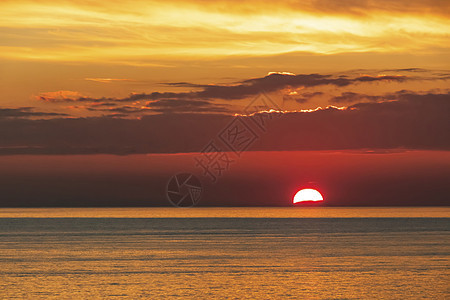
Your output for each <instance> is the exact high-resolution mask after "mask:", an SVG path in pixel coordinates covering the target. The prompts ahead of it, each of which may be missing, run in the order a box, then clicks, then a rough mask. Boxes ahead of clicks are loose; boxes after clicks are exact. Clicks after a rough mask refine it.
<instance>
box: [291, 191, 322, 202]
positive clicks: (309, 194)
mask: <svg viewBox="0 0 450 300" xmlns="http://www.w3.org/2000/svg"><path fill="white" fill-rule="evenodd" d="M305 201H313V202H319V201H323V197H322V195H321V194H320V193H319V192H318V191H317V190H314V189H303V190H300V191H298V192H297V194H295V196H294V200H293V201H292V202H293V203H294V204H295V203H299V202H305Z"/></svg>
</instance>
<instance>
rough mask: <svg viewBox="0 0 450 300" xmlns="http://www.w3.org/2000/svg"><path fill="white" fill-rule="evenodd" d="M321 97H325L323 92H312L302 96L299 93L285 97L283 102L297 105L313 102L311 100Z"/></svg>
mask: <svg viewBox="0 0 450 300" xmlns="http://www.w3.org/2000/svg"><path fill="white" fill-rule="evenodd" d="M321 95H323V92H310V93H301V94H298V92H291V93H289V94H287V95H283V101H295V102H297V103H300V104H303V103H306V102H308V101H309V100H311V98H314V97H316V96H321Z"/></svg>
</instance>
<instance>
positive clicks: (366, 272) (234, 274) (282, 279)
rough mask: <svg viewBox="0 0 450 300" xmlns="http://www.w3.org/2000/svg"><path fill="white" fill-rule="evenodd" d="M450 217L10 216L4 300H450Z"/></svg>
mask: <svg viewBox="0 0 450 300" xmlns="http://www.w3.org/2000/svg"><path fill="white" fill-rule="evenodd" d="M93 215H96V216H97V217H93ZM142 216H145V217H142ZM449 217H450V209H449V208H373V209H371V208H341V209H327V208H311V209H300V208H283V209H277V208H228V209H227V208H210V209H197V208H196V209H175V208H174V209H167V208H166V209H158V208H151V209H140V208H135V209H132V208H131V209H2V210H1V212H0V298H2V299H50V298H57V299H167V298H183V299H450V289H449V287H450V284H449V282H450V271H449V270H450V218H449Z"/></svg>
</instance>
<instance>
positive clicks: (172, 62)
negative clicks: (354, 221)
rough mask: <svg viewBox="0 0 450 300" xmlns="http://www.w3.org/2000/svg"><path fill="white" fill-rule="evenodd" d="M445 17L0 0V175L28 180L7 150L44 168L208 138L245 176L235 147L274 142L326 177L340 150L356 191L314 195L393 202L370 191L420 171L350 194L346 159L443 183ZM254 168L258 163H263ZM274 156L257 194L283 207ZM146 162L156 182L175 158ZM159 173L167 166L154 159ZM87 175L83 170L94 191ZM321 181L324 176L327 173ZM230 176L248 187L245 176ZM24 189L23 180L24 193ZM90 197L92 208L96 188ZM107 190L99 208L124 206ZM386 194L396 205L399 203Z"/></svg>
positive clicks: (272, 147) (356, 6)
mask: <svg viewBox="0 0 450 300" xmlns="http://www.w3.org/2000/svg"><path fill="white" fill-rule="evenodd" d="M449 16H450V3H449V2H448V1H445V0H435V1H433V0H431V1H430V0H428V1H425V0H408V1H403V0H399V1H388V0H379V1H370V0H366V1H355V0H344V1H333V0H304V1H293V0H280V1H260V0H247V1H242V0H240V1H234V0H232V1H206V0H189V1H188V0H168V1H128V0H123V1H119V0H113V1H87V0H78V1H71V0H65V1H51V0H48V1H45V0H33V1H31V0H14V1H13V0H3V1H1V2H0V91H1V93H0V124H1V126H0V155H1V156H2V157H3V159H7V160H8V161H14V162H16V163H17V164H19V165H20V166H21V167H19V165H14V163H13V165H14V166H15V167H14V168H9V169H8V168H4V169H3V171H2V170H0V176H4V177H5V178H11V176H10V175H11V174H12V173H11V172H13V170H14V169H16V168H18V169H20V170H22V173H19V174H17V172H16V173H14V174H15V175H14V176H16V177H14V178H16V179H15V180H16V181H15V182H16V184H19V183H20V182H21V180H20V178H21V176H23V178H22V179H23V180H25V178H30V176H31V178H33V176H32V175H30V174H35V175H34V176H44V175H45V174H44V175H42V174H37V173H35V172H36V170H35V168H36V165H35V164H34V161H33V160H32V161H27V160H23V157H29V156H33V157H34V156H36V159H38V160H44V161H48V164H50V165H51V164H52V163H51V162H53V161H59V157H63V158H64V159H65V161H66V162H64V163H63V162H61V164H66V163H67V164H69V165H70V164H71V161H77V159H79V158H78V155H85V156H86V157H88V156H89V157H90V158H89V159H90V160H92V163H93V164H95V161H96V158H95V157H96V156H95V155H100V156H102V155H106V157H109V159H112V160H114V159H117V160H119V159H124V158H128V159H130V160H133V159H137V158H133V155H144V156H138V157H140V158H141V159H142V157H148V156H145V155H146V154H154V155H160V154H161V155H163V154H164V155H166V154H174V153H199V152H202V151H204V150H205V149H206V147H208V146H211V145H212V144H211V143H213V142H214V143H219V144H220V147H221V148H220V150H221V151H225V152H227V151H228V152H230V153H231V154H234V155H235V156H236V157H235V158H236V159H237V162H236V164H234V165H239V164H243V165H245V166H246V168H247V169H248V170H249V172H250V173H248V174H249V175H248V176H250V178H252V176H253V175H254V174H253V173H252V170H254V172H262V171H261V170H260V171H255V170H258V168H259V167H258V166H257V165H256V164H257V163H256V162H254V164H253V165H252V164H249V163H248V164H247V163H245V161H244V160H243V159H242V160H241V154H242V153H244V152H246V151H264V152H262V153H266V154H265V155H266V157H267V159H268V158H269V157H271V161H278V160H277V159H275V158H273V155H272V154H271V153H272V152H273V151H276V152H274V153H284V152H289V155H287V156H288V157H291V158H292V161H293V163H294V162H297V160H303V159H306V158H308V157H309V156H308V155H307V154H305V153H310V151H312V153H316V154H317V155H319V154H321V153H325V154H326V155H325V154H324V155H325V156H326V157H327V159H326V160H323V161H322V160H320V159H313V160H312V161H314V162H315V166H316V167H315V168H318V169H321V168H323V167H324V164H325V165H326V166H325V167H328V169H327V168H325V169H324V170H323V172H326V173H329V172H331V173H334V172H336V169H335V168H337V166H336V164H335V163H334V162H333V157H334V159H335V160H339V159H341V157H340V156H339V155H337V154H336V153H337V152H336V151H338V152H339V151H347V152H346V153H347V154H345V157H346V158H348V159H349V166H348V167H342V166H340V168H341V167H342V168H343V169H345V172H346V173H349V172H350V171H349V170H352V172H353V174H354V175H353V176H352V174H351V173H352V172H350V173H349V174H348V175H347V176H348V178H349V182H354V185H357V186H359V187H361V186H366V188H367V189H364V188H358V189H356V190H358V191H359V193H356V194H351V193H350V191H349V192H348V193H349V194H346V195H344V194H343V193H342V190H343V189H344V188H343V187H342V188H341V189H340V191H339V192H338V191H337V190H336V189H335V192H331V193H328V194H329V197H328V198H329V199H330V200H329V202H328V203H329V204H333V205H340V204H341V205H350V204H352V205H358V204H361V205H362V204H364V205H369V204H372V205H377V204H380V203H384V204H385V205H388V204H389V203H397V202H396V201H397V200H395V201H394V200H392V201H391V200H389V201H387V200H386V201H381V202H380V200H379V198H380V197H387V198H388V199H393V198H402V197H403V199H405V198H408V197H412V196H414V195H416V196H417V195H424V194H423V193H424V191H426V190H428V191H429V188H426V185H425V187H424V186H422V187H420V188H422V189H423V190H414V189H420V188H419V187H418V185H417V182H420V181H421V180H422V181H423V180H426V179H425V178H423V176H422V175H417V177H414V178H411V176H410V174H409V172H410V171H411V170H407V171H404V173H399V174H397V175H398V176H399V177H400V178H402V180H403V181H402V180H400V182H402V183H396V185H394V186H397V187H398V189H396V188H394V187H393V188H390V189H389V191H390V193H391V195H390V196H389V195H387V196H386V195H384V194H377V197H378V198H377V199H378V200H376V199H375V198H376V197H375V198H373V199H372V198H370V197H369V198H370V199H372V200H371V201H369V202H367V201H368V200H367V201H366V200H364V201H363V200H361V199H362V198H363V195H364V194H365V195H366V199H368V198H367V197H368V196H367V195H368V193H369V192H370V191H369V190H368V187H367V185H366V184H362V183H361V182H358V181H357V180H356V179H358V178H357V176H358V175H356V174H359V173H361V172H360V170H362V169H364V168H365V167H362V165H364V164H365V163H366V162H365V161H364V163H361V167H360V169H358V168H357V165H354V162H357V161H359V160H360V155H361V153H364V155H363V157H365V159H366V160H367V163H369V162H370V161H373V160H377V159H379V158H381V157H383V159H381V160H380V162H379V163H380V164H381V165H385V166H386V168H387V169H389V168H390V166H392V165H393V162H392V161H391V158H392V157H397V156H396V155H400V154H399V153H402V155H404V156H405V157H410V158H411V164H412V165H413V167H414V172H417V173H418V174H429V173H428V172H429V170H430V169H429V168H430V166H434V167H435V168H439V170H438V169H436V170H435V171H436V172H435V173H434V174H438V175H436V176H437V177H436V180H435V183H436V184H438V183H442V184H444V182H446V181H447V182H448V180H449V179H450V177H449V173H448V171H447V172H446V171H445V170H442V169H440V168H442V166H446V167H448V166H449V165H450V162H449V156H448V153H449V152H448V151H449V150H450V142H449V141H450V139H449V134H448V133H449V132H450V131H449V130H450V121H449V118H448V116H449V114H450V94H449V93H450V88H449V80H450V51H449V45H450V38H449V32H450V18H449ZM233 126H234V127H233ZM239 126H240V127H239ZM239 128H240V129H247V131H248V132H247V136H246V137H244V138H243V139H242V140H241V141H247V140H248V143H245V142H243V143H241V144H240V145H236V144H233V143H235V142H236V140H234V141H230V140H228V141H226V138H225V135H228V138H230V133H231V129H236V130H239ZM217 141H218V142H217ZM238 144H239V143H238ZM236 147H238V148H239V147H241V148H242V149H236ZM244 148H245V149H244ZM241 150H242V153H241ZM279 151H284V152H279ZM298 151H300V153H303V154H304V155H306V156H302V155H301V154H295V153H296V152H298ZM291 152H292V153H291ZM294 152H295V153H294ZM333 153H334V154H333ZM339 153H341V152H339ZM231 154H230V155H231ZM419 154H420V155H419ZM108 155H113V156H111V157H110V156H108ZM117 155H120V156H117ZM178 155H179V154H178ZM186 155H187V156H189V155H190V154H186ZM255 155H256V156H257V153H253V154H251V155H250V156H249V157H254V156H255ZM102 157H103V156H102ZM165 157H166V156H165ZM167 157H168V158H167V159H169V158H170V157H172V159H173V156H171V155H168V156H167ZM304 157H305V158H304ZM402 157H403V156H402ZM417 157H421V158H420V159H419V158H417ZM44 158H45V159H44ZM413 158H417V161H416V160H414V159H413ZM436 158H438V159H439V161H440V163H439V164H435V163H434V162H435V159H436ZM308 159H309V158H308ZM308 159H306V160H308ZM150 160H151V161H153V160H152V159H150ZM169 160H171V159H169ZM250 160H251V159H250ZM263 160H264V159H263ZM171 161H172V160H171ZM175 161H176V159H175ZM241 161H244V162H241ZM325 161H327V162H325ZM423 161H429V164H424V163H423ZM22 164H23V165H22ZM89 165H90V164H89ZM100 165H101V166H102V168H106V166H105V164H100ZM270 165H271V163H268V164H267V166H266V167H267V168H268V169H267V170H266V172H272V171H273V170H272V171H269V169H270V168H271V167H270ZM285 165H289V163H278V164H275V166H276V167H277V171H276V172H280V178H281V177H283V178H284V177H286V180H285V181H284V183H283V184H273V189H272V193H270V192H268V193H266V195H272V196H270V197H271V198H270V199H265V200H264V202H263V203H265V204H267V205H277V204H279V205H285V204H286V202H285V201H286V199H290V198H289V197H290V196H286V195H287V194H286V195H285V194H284V193H286V191H287V190H289V191H290V190H291V188H290V187H289V186H286V182H290V181H291V180H292V179H291V178H290V177H289V174H291V173H290V172H292V170H291V171H289V170H288V168H287V167H283V166H285ZM294 165H295V163H294ZM394 165H395V164H394ZM45 166H46V165H45ZM168 166H171V167H170V168H169V169H170V170H171V171H168V170H169V169H168ZM183 166H184V167H185V165H183ZM194 166H195V164H194ZM333 166H334V167H333ZM350 166H352V167H350ZM236 168H237V167H234V169H235V170H236ZM299 168H301V166H299ZM312 168H314V167H312ZM69 169H70V168H69ZM151 169H152V170H153V173H152V174H154V176H156V175H155V174H159V175H158V176H163V177H161V178H160V179H158V180H162V181H164V180H167V178H166V177H164V176H168V175H167V174H168V173H171V172H172V173H173V172H175V173H176V172H178V171H177V170H181V169H183V167H182V166H180V167H177V166H176V165H173V164H172V163H169V162H167V164H164V165H159V166H156V167H152V168H151ZM163 169H164V170H166V171H167V172H166V173H167V174H166V173H164V172H163V173H164V174H162V173H161V172H159V171H158V170H163ZM447 169H448V168H447ZM399 170H404V168H403V167H400V166H399ZM72 171H73V174H72V175H73V176H75V177H76V176H78V175H76V174H77V172H75V171H74V170H72ZM191 171H192V170H191ZM198 171H199V170H197V172H198ZM64 172H65V171H64ZM114 172H120V171H119V170H118V169H115V170H114ZM135 172H137V173H136V174H140V173H139V172H138V171H136V170H135ZM158 172H159V173H158ZM192 172H194V171H192ZM233 172H234V173H233ZM273 172H275V171H273ZM377 172H378V173H377V174H378V175H376V176H378V177H379V178H382V175H381V174H383V172H382V171H380V170H378V171H377ZM379 172H381V173H379ZM44 173H45V172H44ZM160 173H161V174H160ZM244 173H245V172H244ZM21 174H22V175H21ZM26 174H28V175H26ZM133 174H134V173H133ZM136 174H135V175H136ZM233 174H234V176H235V179H233V180H237V179H236V178H241V177H242V175H240V174H241V173H239V172H237V171H233V170H232V169H230V174H229V175H227V176H232V175H233ZM252 174H253V175H252ZM86 175H89V174H86ZM116 175H117V174H116ZM135 175H133V176H135ZM201 175H202V172H200V175H199V176H201ZM17 176H18V177H17ZM136 176H138V175H136ZM152 176H153V175H152ZM311 176H312V175H311ZM324 176H325V175H324ZM374 176H375V175H374ZM433 176H434V175H433ZM75 177H74V178H75ZM119 177H120V176H119ZM169 177H170V176H169ZM269 177H270V176H269ZM319 177H320V176H319ZM325 177H326V176H325ZM378 177H377V178H378ZM43 178H46V177H45V176H44V177H43ZM58 178H59V176H56V177H55V178H53V180H56V182H55V184H56V186H60V189H58V188H57V189H55V190H61V191H63V190H64V188H63V187H64V186H66V185H67V184H68V183H67V182H63V181H61V180H62V179H58ZM88 178H90V177H89V176H87V177H86V178H85V179H84V181H85V182H86V184H88V185H89V191H93V192H94V191H95V189H96V188H95V187H94V186H92V182H93V181H92V178H91V179H88ZM155 178H156V177H155ZM158 178H159V177H158ZM360 178H361V177H360ZM364 178H366V177H364ZM388 178H390V179H388ZM23 180H22V181H23ZM155 180H156V179H155ZM158 180H157V181H158ZM230 180H231V181H230V182H232V181H233V180H232V179H230ZM242 180H244V181H245V177H244V179H242ZM295 180H298V182H299V183H298V186H302V185H307V183H308V182H316V179H311V178H310V179H308V178H307V176H306V177H304V178H303V177H302V178H300V179H295V178H294V181H295ZM323 180H324V181H325V179H323ZM355 180H356V181H355ZM367 180H370V179H368V178H367ZM383 180H384V181H385V182H387V183H383V184H388V185H389V186H392V182H398V180H397V179H392V178H391V176H387V175H386V174H385V175H384V179H383ZM33 181H34V182H38V180H37V179H33ZM319 181H320V180H319ZM384 181H383V182H384ZM27 182H28V181H27ZM72 182H74V181H73V180H72ZM158 182H159V181H158ZM327 182H328V185H329V186H335V185H336V182H337V181H336V182H334V183H333V181H332V180H327ZM58 184H59V185H58ZM293 184H294V185H295V184H296V183H295V182H294V183H293ZM9 185H10V186H15V185H14V184H13V183H11V182H10V183H9ZM400 185H406V186H410V187H411V188H410V192H409V193H406V192H401V191H403V190H404V189H406V188H405V187H402V188H400ZM42 186H46V185H42V184H41V185H39V187H40V189H39V190H41V191H42V193H43V195H46V196H45V197H44V198H46V199H51V200H48V201H49V202H48V201H47V202H48V203H53V204H55V205H64V203H63V202H64V201H66V200H61V199H60V200H58V199H59V198H64V197H65V196H64V197H60V196H58V195H61V194H58V193H56V192H54V193H53V194H52V193H50V194H51V195H50V194H49V193H48V192H49V191H48V190H49V189H51V188H50V187H47V188H46V189H47V190H45V189H42ZM231 186H235V187H236V188H235V190H236V191H237V190H239V191H241V190H245V189H249V190H255V189H254V188H252V187H251V184H250V183H249V185H248V186H245V185H243V186H241V185H240V184H237V183H236V184H234V185H233V184H232V185H231ZM343 186H346V185H343ZM36 188H37V185H36V184H35V183H34V184H31V183H30V187H29V189H30V190H34V189H36ZM214 189H219V190H220V188H219V187H217V186H216V188H214ZM214 189H213V190H214ZM294 189H295V187H294ZM323 189H324V190H326V189H327V188H326V187H323ZM125 190H126V189H125ZM347 190H348V189H347ZM45 191H47V192H45ZM433 191H434V194H433V195H434V196H433V197H434V198H436V197H437V198H438V199H437V200H436V201H435V202H433V201H434V200H433V201H431V202H430V200H423V202H420V201H418V200H414V201H413V202H414V203H415V205H417V204H420V203H421V204H423V205H427V204H430V203H434V204H448V203H446V194H448V192H450V190H449V188H448V187H447V188H445V186H444V185H443V186H441V185H439V184H438V185H437V186H435V185H433ZM394 192H395V193H397V194H398V196H395V197H394V196H393V195H394V194H395V193H394ZM155 193H156V194H158V193H159V192H155ZM217 193H219V194H220V193H222V192H217ZM217 193H216V194H217ZM289 193H290V192H289ZM94 194H95V192H94ZM113 194H114V193H113ZM118 194H120V193H118ZM213 194H214V193H213ZM397 194H396V195H397ZM5 195H6V196H5V197H4V199H6V200H4V201H6V202H2V203H3V205H7V206H11V205H14V203H15V202H14V201H19V200H20V201H21V203H23V205H33V203H34V202H33V201H34V200H32V199H31V198H32V196H31V195H32V193H31V194H26V193H25V194H23V193H18V194H17V191H16V192H14V191H12V190H9V192H8V194H5ZM52 195H53V196H52ZM73 195H78V194H77V193H73V194H72V196H73ZM102 195H103V196H102V197H104V199H107V198H108V197H111V195H110V194H108V193H106V194H102ZM243 195H246V196H243ZM339 195H340V196H339ZM399 195H403V196H399ZM416 196H414V197H416ZM58 197H59V198H58ZM80 197H81V198H82V196H80ZM139 197H141V198H139ZM139 197H138V198H139V199H144V198H145V196H144V194H141V195H140V196H139ZM267 197H269V196H267ZM267 197H266V198H267ZM66 198H67V197H66ZM69 198H70V197H69ZM123 198H126V197H125V196H123ZM138 198H136V199H138ZM216 198H220V197H217V195H216ZM225 198H227V197H225ZM230 198H232V200H227V201H228V202H226V201H225V200H223V199H222V200H220V199H219V200H216V201H212V200H205V201H206V202H205V203H209V204H210V205H214V204H216V205H219V204H220V205H226V203H228V204H230V205H231V204H233V205H239V204H241V205H245V204H249V205H255V201H254V200H248V199H249V198H252V196H251V194H245V193H237V194H231V195H230V196H229V197H228V199H230ZM11 199H15V200H11ZM71 199H72V198H71ZM158 199H159V198H158ZM274 199H275V200H274ZM276 199H278V200H276ZM349 199H351V200H349ZM41 201H43V200H41ZM67 201H68V200H67ZM98 201H99V203H103V205H104V203H106V202H105V201H107V200H98ZM117 201H118V202H117ZM117 201H116V202H114V203H115V204H114V205H116V204H117V205H126V204H127V203H128V202H127V200H126V199H122V200H120V201H119V200H117ZM136 201H138V202H139V201H140V200H136ZM208 201H209V202H208ZM224 201H225V202H224ZM289 201H290V200H289ZM47 202H46V203H47ZM69 202H70V201H69ZM2 203H0V205H2ZM71 203H72V202H71ZM89 203H90V202H89ZM133 203H135V202H133ZM156 203H159V204H158V205H160V204H161V203H162V202H161V201H160V200H158V201H156ZM398 203H400V204H401V205H408V201H407V200H402V201H400V202H398ZM36 205H38V204H36Z"/></svg>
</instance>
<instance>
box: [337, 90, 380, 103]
mask: <svg viewBox="0 0 450 300" xmlns="http://www.w3.org/2000/svg"><path fill="white" fill-rule="evenodd" d="M380 99H382V97H381V96H371V95H366V94H360V93H354V92H344V93H342V94H341V95H340V96H335V97H333V98H331V99H330V102H331V103H336V104H342V103H354V102H358V101H362V100H370V101H377V100H380Z"/></svg>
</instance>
